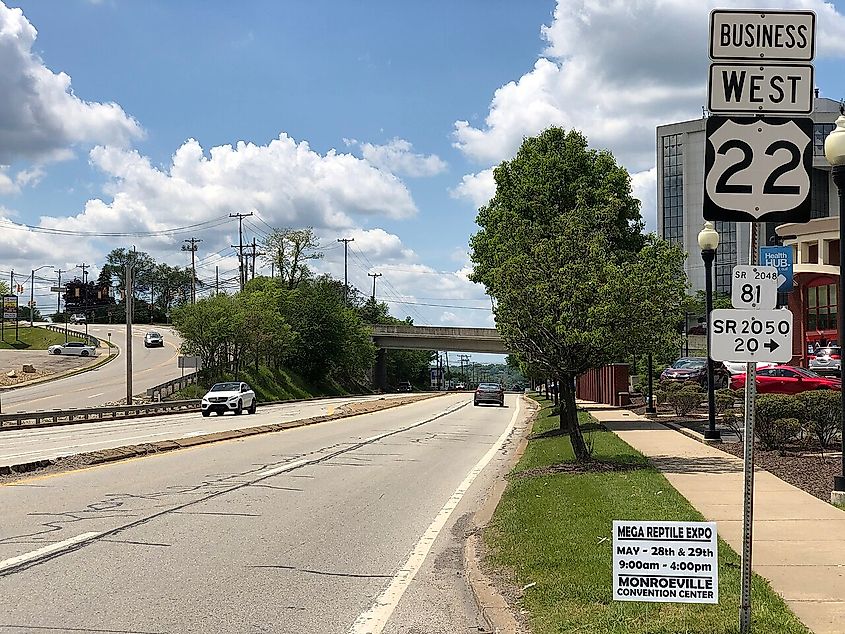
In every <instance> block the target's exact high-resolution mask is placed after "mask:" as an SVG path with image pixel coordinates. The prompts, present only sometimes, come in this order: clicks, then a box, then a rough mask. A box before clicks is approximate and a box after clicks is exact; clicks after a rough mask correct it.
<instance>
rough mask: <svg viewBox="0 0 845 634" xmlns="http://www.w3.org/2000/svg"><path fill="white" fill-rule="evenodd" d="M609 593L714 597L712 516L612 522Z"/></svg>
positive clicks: (630, 597)
mask: <svg viewBox="0 0 845 634" xmlns="http://www.w3.org/2000/svg"><path fill="white" fill-rule="evenodd" d="M613 598H614V600H616V601H653V602H658V603H718V602H719V559H718V548H717V542H716V523H715V522H662V521H659V520H657V521H649V522H634V521H619V520H614V522H613Z"/></svg>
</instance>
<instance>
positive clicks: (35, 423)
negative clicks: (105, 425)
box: [0, 399, 200, 431]
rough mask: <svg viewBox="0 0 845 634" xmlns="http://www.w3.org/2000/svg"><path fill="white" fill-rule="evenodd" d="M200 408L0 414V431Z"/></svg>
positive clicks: (193, 404) (169, 404)
mask: <svg viewBox="0 0 845 634" xmlns="http://www.w3.org/2000/svg"><path fill="white" fill-rule="evenodd" d="M199 408H200V401H199V400H196V399H194V400H189V401H165V402H162V403H144V404H142V405H113V406H108V407H89V408H85V409H62V410H53V411H49V410H48V411H37V412H18V413H15V414H0V431H6V430H10V429H27V428H29V427H42V426H43V427H50V426H53V425H73V424H78V423H85V422H96V421H109V420H124V419H128V418H139V417H141V416H151V415H158V414H173V413H177V412H194V411H197V410H198V409H199Z"/></svg>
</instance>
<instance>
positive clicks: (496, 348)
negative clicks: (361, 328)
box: [371, 325, 508, 354]
mask: <svg viewBox="0 0 845 634" xmlns="http://www.w3.org/2000/svg"><path fill="white" fill-rule="evenodd" d="M371 328H372V330H373V341H374V342H375V344H376V346H378V347H379V348H381V349H384V350H448V351H450V352H490V353H493V354H507V353H508V349H507V348H505V343H504V342H503V341H502V337H501V336H500V335H499V331H498V330H496V329H495V328H452V327H447V326H395V325H387V326H382V325H376V326H371Z"/></svg>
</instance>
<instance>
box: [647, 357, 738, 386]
mask: <svg viewBox="0 0 845 634" xmlns="http://www.w3.org/2000/svg"><path fill="white" fill-rule="evenodd" d="M729 377H730V372H728V370H727V368H725V366H724V364H722V363H721V362H718V361H716V362H714V363H713V383H714V384H715V385H716V387H717V388H719V387H725V386H726V385H727V384H728V378H729ZM660 380H661V381H695V382H696V383H698V384H699V385H701V386H702V387H707V357H683V358H681V359H678V360H677V361H675V363H673V364H672V365H671V366H670V367H668V368H666V369H665V370H663V372H662V373H661V374H660Z"/></svg>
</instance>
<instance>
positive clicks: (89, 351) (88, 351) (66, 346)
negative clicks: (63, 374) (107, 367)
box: [47, 341, 97, 357]
mask: <svg viewBox="0 0 845 634" xmlns="http://www.w3.org/2000/svg"><path fill="white" fill-rule="evenodd" d="M47 352H49V353H50V354H73V355H77V356H80V357H95V356H97V349H96V348H95V347H94V346H89V345H88V344H86V343H82V342H81V341H68V342H67V343H62V344H56V345H54V346H50V347H49V348H47Z"/></svg>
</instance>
